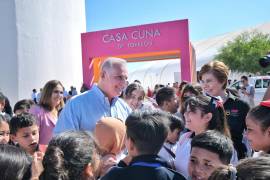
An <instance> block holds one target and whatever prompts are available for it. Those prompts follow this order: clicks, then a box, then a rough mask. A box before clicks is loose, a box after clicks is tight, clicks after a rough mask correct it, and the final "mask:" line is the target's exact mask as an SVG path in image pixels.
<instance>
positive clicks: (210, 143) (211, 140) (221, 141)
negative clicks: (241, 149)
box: [191, 130, 233, 164]
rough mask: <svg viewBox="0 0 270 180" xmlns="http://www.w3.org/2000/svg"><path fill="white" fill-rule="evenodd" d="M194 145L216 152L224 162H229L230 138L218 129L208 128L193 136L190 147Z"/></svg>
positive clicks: (230, 151)
mask: <svg viewBox="0 0 270 180" xmlns="http://www.w3.org/2000/svg"><path fill="white" fill-rule="evenodd" d="M194 147H198V148H202V149H206V150H208V151H211V152H213V153H215V154H218V156H219V159H220V161H221V162H222V163H224V164H229V163H230V160H231V158H232V154H233V143H232V140H231V139H230V138H229V137H227V136H225V135H223V134H221V133H220V132H218V131H211V130H209V131H206V132H204V133H201V134H198V135H196V136H194V137H193V138H192V140H191V149H192V148H194Z"/></svg>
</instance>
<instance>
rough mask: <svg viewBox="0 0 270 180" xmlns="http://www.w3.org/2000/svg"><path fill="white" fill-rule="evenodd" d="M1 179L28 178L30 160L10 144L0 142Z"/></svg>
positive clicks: (18, 179) (29, 174)
mask: <svg viewBox="0 0 270 180" xmlns="http://www.w3.org/2000/svg"><path fill="white" fill-rule="evenodd" d="M0 177H1V179H6V180H7V179H14V180H15V179H16V180H21V179H30V178H31V162H30V160H29V158H28V156H27V154H26V153H25V152H24V151H23V150H21V149H19V148H17V147H15V146H12V145H8V144H5V145H4V144H0Z"/></svg>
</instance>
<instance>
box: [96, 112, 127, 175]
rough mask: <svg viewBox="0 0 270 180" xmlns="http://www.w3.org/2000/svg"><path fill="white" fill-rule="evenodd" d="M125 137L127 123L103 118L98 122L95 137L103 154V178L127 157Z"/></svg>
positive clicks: (101, 173)
mask: <svg viewBox="0 0 270 180" xmlns="http://www.w3.org/2000/svg"><path fill="white" fill-rule="evenodd" d="M125 135H126V126H125V123H123V122H122V121H121V120H119V119H116V118H113V117H103V118H102V119H101V120H100V121H98V122H97V124H96V128H95V131H94V136H95V138H96V140H97V143H98V146H99V150H100V154H101V163H100V167H101V168H100V169H101V171H100V175H101V176H102V175H104V174H105V173H106V172H107V170H108V169H109V168H110V167H111V166H114V165H116V164H117V163H118V162H119V161H120V160H121V159H123V158H124V157H125V154H124V150H125Z"/></svg>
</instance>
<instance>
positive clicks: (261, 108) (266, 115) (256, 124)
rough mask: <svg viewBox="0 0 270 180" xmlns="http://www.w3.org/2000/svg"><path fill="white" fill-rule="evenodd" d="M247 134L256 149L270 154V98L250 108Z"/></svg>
mask: <svg viewBox="0 0 270 180" xmlns="http://www.w3.org/2000/svg"><path fill="white" fill-rule="evenodd" d="M246 125H247V131H246V136H247V139H248V140H249V142H250V145H251V147H252V149H253V150H255V151H263V152H264V153H268V154H270V100H268V101H262V102H261V103H260V105H258V106H256V107H254V108H253V109H251V110H250V112H249V113H248V115H247V117H246Z"/></svg>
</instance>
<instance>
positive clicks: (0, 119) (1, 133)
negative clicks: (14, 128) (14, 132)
mask: <svg viewBox="0 0 270 180" xmlns="http://www.w3.org/2000/svg"><path fill="white" fill-rule="evenodd" d="M9 134H10V131H9V120H8V118H7V117H6V116H5V115H2V114H0V144H7V143H8V142H9Z"/></svg>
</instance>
